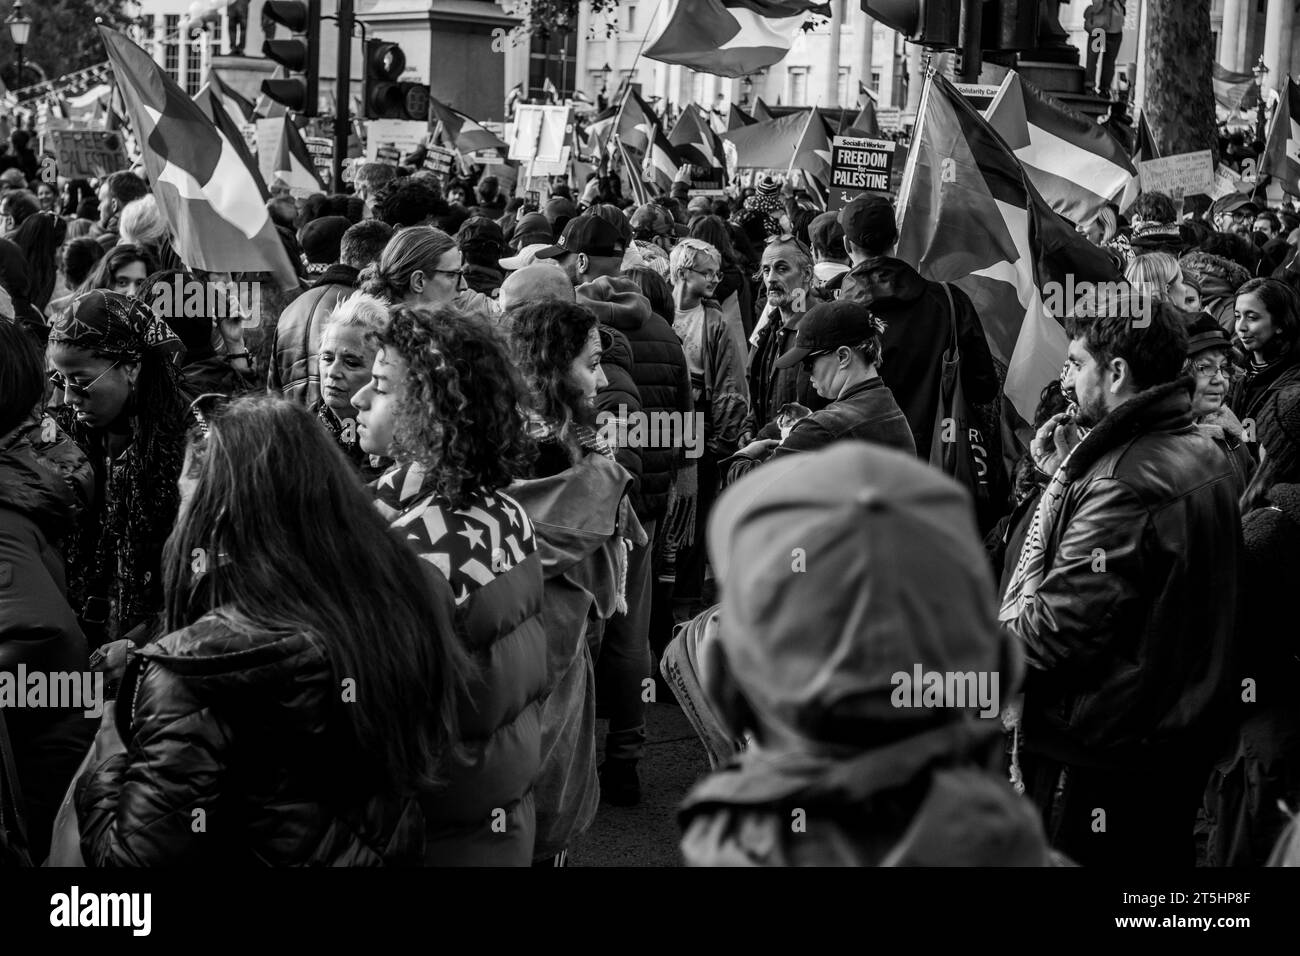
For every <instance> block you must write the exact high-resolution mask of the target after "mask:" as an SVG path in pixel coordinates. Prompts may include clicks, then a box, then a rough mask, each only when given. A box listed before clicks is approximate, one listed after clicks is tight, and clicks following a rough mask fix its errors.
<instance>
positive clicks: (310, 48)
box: [262, 0, 320, 116]
mask: <svg viewBox="0 0 1300 956" xmlns="http://www.w3.org/2000/svg"><path fill="white" fill-rule="evenodd" d="M262 14H263V16H265V17H267V18H268V19H270V20H273V21H274V22H276V23H279V24H282V25H283V26H286V27H288V28H289V31H290V32H291V33H293V34H294V37H293V39H290V40H267V41H266V42H265V43H263V44H262V54H263V56H265V57H267V58H268V59H271V60H274V61H275V62H276V63H279V64H280V65H281V66H283V67H285V68H286V69H288V70H289V72H290V73H301V74H302V76H301V77H296V76H295V77H290V78H287V79H275V80H263V81H262V92H263V93H265V94H266V95H267V96H269V97H270V98H271V99H273V100H275V101H276V102H277V103H281V104H283V105H284V106H287V107H288V108H289V109H291V110H293V111H294V112H295V113H299V114H301V115H302V116H317V115H319V113H320V97H319V96H318V94H317V86H318V84H319V81H320V0H266V3H265V5H264V6H263V7H262Z"/></svg>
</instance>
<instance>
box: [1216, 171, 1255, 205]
mask: <svg viewBox="0 0 1300 956" xmlns="http://www.w3.org/2000/svg"><path fill="white" fill-rule="evenodd" d="M1250 188H1251V184H1250V183H1247V182H1245V181H1244V180H1243V179H1242V177H1241V176H1240V175H1239V174H1238V173H1237V172H1235V171H1234V170H1232V169H1231V168H1229V167H1227V166H1224V165H1223V164H1222V163H1220V164H1219V165H1218V166H1217V167H1215V170H1214V186H1213V187H1212V188H1211V189H1210V198H1211V199H1221V198H1222V197H1224V196H1231V195H1232V194H1233V193H1240V192H1248V191H1249V190H1250Z"/></svg>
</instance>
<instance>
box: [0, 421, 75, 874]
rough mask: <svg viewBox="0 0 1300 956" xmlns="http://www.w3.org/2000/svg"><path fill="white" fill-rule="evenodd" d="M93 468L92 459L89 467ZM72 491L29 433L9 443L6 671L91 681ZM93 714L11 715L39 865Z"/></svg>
mask: <svg viewBox="0 0 1300 956" xmlns="http://www.w3.org/2000/svg"><path fill="white" fill-rule="evenodd" d="M83 461H84V459H83ZM76 507H77V505H76V501H75V496H74V494H73V491H72V488H71V487H70V486H69V485H68V484H67V483H66V482H65V481H64V480H63V479H62V478H61V477H60V476H59V475H57V474H56V473H55V472H53V471H52V470H51V469H50V468H48V467H47V466H46V465H45V464H44V463H43V462H42V461H41V460H40V458H39V457H38V456H37V453H36V450H35V449H34V448H33V446H32V442H31V440H30V438H29V435H28V431H27V429H26V428H25V427H24V428H19V429H16V430H15V431H12V432H10V433H9V434H8V435H4V436H0V672H6V673H9V674H12V675H15V676H16V675H17V672H18V668H19V666H20V665H22V666H24V667H25V668H26V669H27V672H28V673H29V674H30V673H32V672H35V671H43V672H46V673H52V672H65V673H66V672H78V673H81V672H84V671H85V670H86V667H87V657H88V653H89V651H88V648H87V646H86V638H85V636H84V635H83V634H82V633H81V628H79V627H78V626H77V617H76V615H75V614H73V612H72V608H71V607H70V606H69V604H68V599H67V592H66V589H65V585H64V576H63V559H62V558H61V557H60V555H59V553H58V550H57V547H56V543H57V542H58V540H59V539H60V538H61V537H62V536H63V535H64V534H65V533H66V532H67V531H68V530H69V529H70V528H71V525H72V518H73V514H74V513H75V510H76ZM84 704H85V706H84V707H83V708H80V709H78V708H69V709H56V708H53V707H40V708H26V707H15V708H5V715H4V716H5V723H6V724H7V726H8V730H9V736H10V738H11V740H12V742H13V746H14V762H15V765H16V766H15V769H16V770H17V773H18V781H19V784H20V787H21V789H22V793H23V800H24V814H25V817H26V823H27V828H28V839H29V841H30V846H31V847H32V849H33V851H34V853H35V855H36V857H37V862H39V860H40V859H41V858H42V857H43V856H44V853H45V850H46V849H47V848H48V847H49V841H50V827H51V825H52V824H53V823H54V816H55V814H56V813H57V812H58V809H59V803H60V802H61V801H62V799H63V792H64V791H66V790H67V788H68V784H69V783H70V782H71V780H72V775H73V773H74V772H75V771H76V769H77V765H78V764H80V763H81V758H82V757H83V756H84V755H85V752H86V747H87V745H88V744H89V743H90V740H91V738H92V737H93V736H94V733H95V721H94V720H91V719H87V718H86V717H85V716H84V712H85V711H89V710H93V709H94V708H93V705H92V702H90V701H85V702H84Z"/></svg>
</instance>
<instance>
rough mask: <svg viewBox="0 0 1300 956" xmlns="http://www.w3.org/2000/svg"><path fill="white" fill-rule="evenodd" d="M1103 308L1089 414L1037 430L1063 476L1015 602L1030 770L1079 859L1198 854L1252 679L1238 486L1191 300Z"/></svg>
mask: <svg viewBox="0 0 1300 956" xmlns="http://www.w3.org/2000/svg"><path fill="white" fill-rule="evenodd" d="M1144 310H1145V316H1144V314H1143V313H1144ZM1098 312H1099V314H1098V315H1097V316H1096V317H1092V318H1072V319H1069V320H1067V326H1066V331H1067V333H1068V334H1069V336H1070V339H1071V341H1070V346H1069V352H1068V364H1067V374H1068V375H1069V376H1071V377H1072V378H1073V384H1074V391H1075V394H1076V397H1077V400H1078V412H1077V415H1076V416H1074V417H1073V418H1071V417H1070V416H1069V414H1068V413H1066V412H1063V413H1060V414H1057V415H1053V416H1052V417H1051V418H1049V419H1048V420H1047V422H1046V423H1045V424H1044V425H1043V427H1042V428H1040V429H1039V431H1038V433H1037V435H1036V436H1035V438H1034V441H1033V443H1032V444H1031V449H1030V451H1031V454H1032V455H1033V456H1034V459H1035V463H1036V464H1037V466H1038V468H1039V469H1040V470H1041V471H1043V473H1044V474H1050V475H1052V476H1053V477H1052V480H1051V483H1050V484H1049V485H1048V487H1047V489H1046V490H1045V491H1044V492H1043V497H1042V500H1041V502H1040V504H1039V507H1038V511H1037V512H1036V513H1035V516H1034V522H1035V527H1033V528H1031V529H1030V532H1029V534H1028V536H1027V537H1026V540H1025V544H1024V546H1023V548H1022V550H1021V553H1020V556H1019V560H1018V561H1017V564H1016V568H1015V570H1014V572H1013V573H1012V575H1011V578H1010V580H1009V583H1008V585H1007V590H1006V594H1005V595H1004V597H1003V601H1002V610H1001V613H1000V614H999V620H1000V621H1001V622H1002V626H1003V627H1004V628H1005V629H1006V630H1007V631H1008V632H1009V633H1010V634H1011V635H1013V636H1014V637H1016V638H1018V639H1019V640H1020V641H1021V643H1022V644H1023V645H1024V649H1025V654H1026V659H1027V662H1028V664H1029V675H1028V678H1027V680H1026V682H1025V687H1024V704H1023V712H1022V715H1021V717H1020V719H1019V728H1018V730H1017V732H1016V734H1015V735H1014V739H1015V740H1017V741H1018V742H1019V744H1018V749H1017V755H1016V757H1015V758H1014V760H1013V778H1014V776H1015V769H1014V766H1015V764H1016V763H1018V766H1019V768H1020V770H1021V771H1022V772H1023V781H1024V786H1025V792H1026V794H1027V795H1028V796H1029V797H1030V798H1031V799H1033V801H1034V802H1035V803H1036V804H1037V805H1038V807H1039V809H1040V811H1041V812H1042V815H1043V820H1044V824H1045V825H1046V827H1047V835H1048V839H1049V840H1050V841H1051V842H1052V845H1053V846H1054V847H1056V848H1057V849H1058V850H1060V851H1062V852H1063V853H1065V854H1066V855H1068V856H1069V857H1071V858H1072V859H1074V860H1075V861H1076V862H1078V863H1080V864H1083V865H1085V866H1093V865H1096V866H1112V867H1133V866H1144V867H1151V866H1188V867H1190V866H1192V865H1193V862H1194V855H1195V844H1194V837H1193V826H1194V822H1195V817H1196V810H1197V807H1198V805H1199V803H1200V798H1201V794H1202V792H1203V790H1204V788H1205V783H1206V780H1207V779H1208V772H1209V769H1210V764H1211V762H1212V761H1213V759H1214V757H1215V756H1216V754H1217V747H1218V746H1219V744H1220V743H1221V739H1220V738H1221V737H1222V735H1223V732H1224V731H1230V730H1231V722H1230V721H1229V720H1226V719H1225V714H1224V710H1223V708H1224V706H1225V705H1226V704H1228V703H1229V702H1230V700H1231V695H1232V694H1233V691H1234V688H1236V687H1237V681H1238V680H1239V679H1240V678H1241V676H1242V675H1240V674H1239V673H1238V668H1237V667H1236V662H1235V657H1236V655H1235V651H1234V647H1233V636H1234V631H1235V628H1236V612H1237V592H1238V583H1237V582H1238V568H1239V564H1240V557H1241V553H1242V536H1241V518H1240V515H1239V513H1238V507H1237V490H1236V489H1237V483H1236V478H1235V476H1234V474H1233V469H1232V467H1231V465H1230V464H1229V462H1228V460H1227V458H1226V457H1225V456H1224V455H1223V454H1222V453H1221V452H1219V450H1218V449H1217V447H1216V446H1215V444H1214V441H1213V439H1211V438H1210V437H1208V436H1207V435H1204V434H1202V433H1201V432H1199V431H1198V430H1197V429H1196V427H1195V426H1194V425H1193V422H1192V409H1191V395H1192V391H1193V389H1194V386H1195V383H1194V382H1193V381H1192V379H1190V378H1180V377H1179V376H1180V375H1181V369H1182V365H1183V361H1184V357H1185V354H1186V349H1187V333H1186V331H1185V329H1184V320H1183V317H1182V313H1181V312H1180V311H1179V310H1178V309H1176V308H1174V307H1172V306H1169V305H1166V304H1165V303H1162V302H1158V301H1154V300H1151V299H1146V301H1145V303H1142V302H1141V301H1139V297H1138V296H1137V295H1134V296H1132V297H1127V296H1126V297H1121V298H1120V299H1119V300H1118V301H1115V302H1109V303H1106V305H1105V306H1103V307H1101V308H1100V309H1099V310H1098ZM1081 429H1086V430H1087V431H1086V434H1084V433H1083V432H1082V431H1081ZM1081 434H1082V435H1083V437H1082V440H1081V439H1080V435H1081ZM1067 456H1068V457H1067Z"/></svg>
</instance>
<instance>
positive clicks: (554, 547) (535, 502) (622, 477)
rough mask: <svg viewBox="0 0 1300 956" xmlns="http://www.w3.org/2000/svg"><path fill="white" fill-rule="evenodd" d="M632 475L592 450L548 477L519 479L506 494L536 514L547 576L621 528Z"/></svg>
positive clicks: (577, 561)
mask: <svg viewBox="0 0 1300 956" xmlns="http://www.w3.org/2000/svg"><path fill="white" fill-rule="evenodd" d="M631 483H632V476H631V475H630V474H628V472H627V469H625V468H624V467H623V466H622V465H620V464H618V463H617V462H614V461H610V460H609V459H608V458H606V457H605V456H604V455H601V454H599V453H592V454H589V455H586V456H585V457H584V458H583V459H582V461H580V462H578V463H577V464H576V465H572V466H570V467H569V468H567V469H566V470H564V471H562V472H559V473H558V474H555V475H549V476H547V477H545V478H527V479H522V480H518V481H516V482H515V483H514V484H512V485H511V486H510V487H509V488H508V489H506V493H507V494H508V495H510V497H511V498H513V499H514V500H515V501H517V502H518V503H519V505H520V507H522V508H523V509H524V511H525V512H526V513H527V514H528V517H529V518H531V519H532V522H533V528H534V529H535V530H536V531H537V544H538V548H537V550H538V553H539V554H540V555H541V557H542V567H543V569H544V570H545V574H546V577H548V578H550V577H553V576H555V575H558V574H563V573H564V572H566V571H568V570H569V569H570V568H572V567H573V566H574V565H577V564H580V563H581V562H582V561H584V560H585V559H586V558H587V557H588V556H590V555H591V554H593V553H595V552H596V551H598V550H599V549H601V548H602V547H604V546H605V544H606V543H607V542H608V541H609V539H610V537H611V536H612V535H613V534H614V533H615V531H616V530H618V518H619V514H618V505H619V502H620V501H621V500H622V499H623V495H624V494H625V493H626V491H627V488H628V486H629V485H630V484H631Z"/></svg>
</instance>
